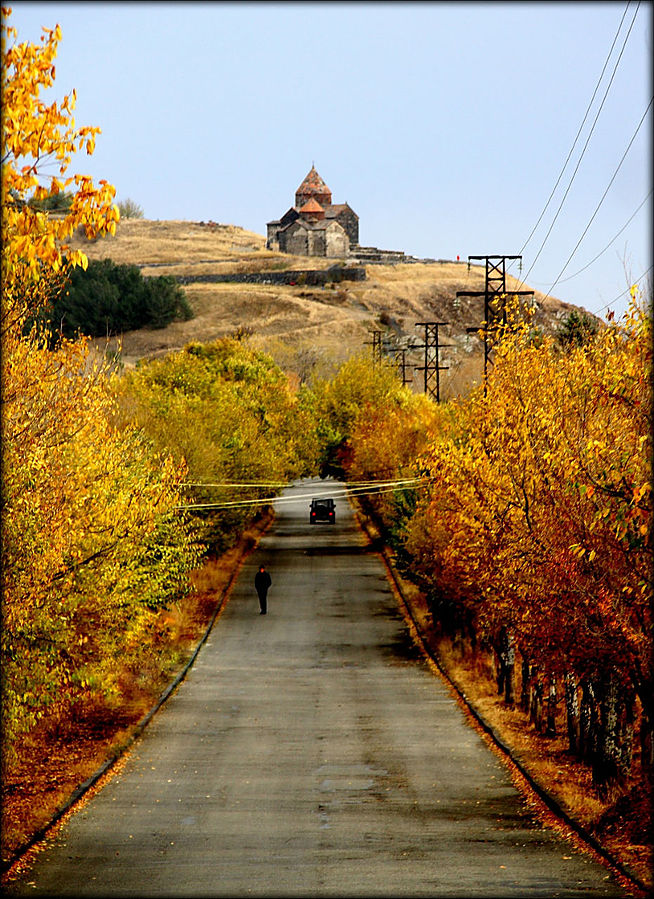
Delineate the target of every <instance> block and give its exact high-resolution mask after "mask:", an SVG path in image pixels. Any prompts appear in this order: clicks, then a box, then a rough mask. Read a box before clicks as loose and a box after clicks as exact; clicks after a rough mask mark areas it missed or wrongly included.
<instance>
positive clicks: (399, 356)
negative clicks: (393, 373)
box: [395, 349, 413, 387]
mask: <svg viewBox="0 0 654 899" xmlns="http://www.w3.org/2000/svg"><path fill="white" fill-rule="evenodd" d="M395 361H396V362H397V365H398V368H399V370H400V372H401V374H402V387H406V385H407V384H412V383H413V379H412V378H408V377H407V373H406V372H407V361H406V350H405V349H403V350H398V351H397V353H396V354H395Z"/></svg>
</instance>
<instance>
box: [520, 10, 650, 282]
mask: <svg viewBox="0 0 654 899" xmlns="http://www.w3.org/2000/svg"><path fill="white" fill-rule="evenodd" d="M639 7H640V2H639V3H638V6H637V7H636V12H635V13H634V15H633V18H632V20H631V25H630V26H629V30H628V31H627V35H626V37H625V39H624V41H623V44H622V49H621V50H620V55H619V56H618V59H617V61H616V63H615V66H614V67H613V72H612V74H611V78H610V80H609V83H608V85H607V87H606V90H605V91H604V96H603V97H602V102H601V103H600V107H599V109H598V110H597V114H596V116H595V119H594V120H593V124H592V125H591V129H590V131H589V133H588V137H587V138H586V143H585V144H584V146H583V149H582V151H581V156H580V157H579V159H578V160H577V165H576V166H575V170H574V172H573V173H572V177H571V178H570V182H569V184H568V186H567V188H566V190H565V193H564V194H563V198H562V200H561V202H560V203H559V208H558V209H557V210H556V213H555V215H554V218H553V219H552V223H551V225H550V227H549V229H548V231H547V234H546V235H545V237H544V239H543V242H542V243H541V245H540V247H539V249H538V252H537V253H536V256H535V258H534V260H533V262H532V263H531V266H530V267H529V271H528V272H527V274H526V275H525V276H524V278H523V279H522V281H521V284H520V286H522V285H523V284H525V283H526V281H527V278H528V277H529V274H530V272H531V271H532V269H533V267H534V265H535V264H536V262H537V260H538V258H539V256H540V254H541V253H542V251H543V248H544V246H545V244H546V243H547V240H548V238H549V236H550V234H551V233H552V229H553V228H554V225H555V224H556V221H557V219H558V217H559V215H560V213H561V210H562V208H563V204H564V203H565V201H566V199H567V197H568V194H569V193H570V189H571V188H572V185H573V183H574V180H575V178H576V176H577V172H578V171H579V167H580V165H581V161H582V159H583V158H584V156H585V154H586V150H587V148H588V144H589V143H590V139H591V137H592V136H593V132H594V131H595V126H596V125H597V121H598V119H599V117H600V114H601V112H602V110H603V108H604V104H605V102H606V98H607V96H608V93H609V90H610V89H611V85H612V84H613V80H614V78H615V76H616V73H617V70H618V66H619V65H620V61H621V59H622V55H623V53H624V51H625V49H626V46H627V41H628V40H629V35H630V34H631V30H632V28H633V27H634V23H635V21H636V15H637V14H638V9H639ZM625 13H626V9H625ZM623 18H624V16H623ZM620 25H621V26H622V22H620ZM619 30H620V29H618V32H619ZM616 38H617V35H616ZM614 44H615V40H614ZM612 51H613V46H612V47H611V52H612ZM610 55H611V54H610V53H609V56H610ZM607 62H608V60H607ZM602 74H603V71H602ZM600 80H601V78H600ZM593 96H594V95H593ZM591 103H592V100H591ZM584 121H585V119H584ZM582 127H583V123H582ZM575 140H576V139H575ZM566 165H567V161H566ZM555 189H556V188H555ZM548 203H549V200H548Z"/></svg>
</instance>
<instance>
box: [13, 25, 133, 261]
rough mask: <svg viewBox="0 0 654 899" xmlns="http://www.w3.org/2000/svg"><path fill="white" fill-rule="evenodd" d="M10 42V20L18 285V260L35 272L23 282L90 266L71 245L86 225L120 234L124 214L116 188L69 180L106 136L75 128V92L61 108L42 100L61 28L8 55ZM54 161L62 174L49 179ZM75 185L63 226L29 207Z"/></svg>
mask: <svg viewBox="0 0 654 899" xmlns="http://www.w3.org/2000/svg"><path fill="white" fill-rule="evenodd" d="M5 36H6V37H5ZM9 37H11V38H14V39H16V37H17V35H16V31H15V29H13V28H9V27H8V26H6V24H5V22H4V21H3V60H2V62H3V66H2V95H3V111H4V120H3V126H4V127H3V132H2V158H3V164H2V195H3V205H4V207H5V208H4V209H3V211H4V212H5V213H8V214H5V215H3V222H2V244H3V249H2V257H3V270H4V272H5V277H6V278H7V279H11V277H12V273H13V264H14V261H15V260H16V259H17V258H20V259H21V261H22V262H23V263H25V264H26V266H27V269H25V267H23V268H22V270H21V276H22V277H24V276H25V275H26V274H29V275H30V276H31V277H33V278H38V276H39V273H40V271H41V269H42V267H43V266H49V267H52V268H53V269H55V270H59V269H60V268H62V267H64V266H65V265H71V264H72V265H75V264H82V256H83V254H80V253H79V252H77V253H75V254H72V253H69V251H70V248H69V247H68V246H67V244H66V241H67V239H68V238H69V237H70V236H71V235H72V234H73V233H74V232H75V230H76V229H77V228H78V227H80V226H83V227H84V228H85V230H86V233H87V236H88V237H89V238H95V237H97V236H99V235H101V234H104V233H115V228H116V224H117V222H118V219H119V213H118V209H117V207H116V206H115V205H114V203H113V200H114V197H115V189H114V188H113V187H112V186H111V185H109V184H108V183H107V182H106V181H102V182H100V184H99V186H98V187H95V186H94V184H93V181H92V180H91V178H90V177H88V176H86V175H74V176H72V177H67V178H66V179H65V180H63V179H64V175H65V173H66V172H67V170H68V168H69V166H70V164H71V161H72V157H73V155H74V154H75V153H76V152H78V151H80V150H82V149H84V150H85V151H86V153H87V154H88V155H92V154H93V152H94V150H95V139H96V136H97V135H98V134H99V133H100V129H99V128H95V127H82V128H77V127H76V126H75V120H74V119H73V117H72V115H71V112H72V110H73V109H74V107H75V102H76V93H75V91H74V90H73V91H72V92H71V93H70V94H69V95H67V96H65V97H64V98H63V100H62V101H61V103H57V102H52V103H50V104H49V105H48V104H46V103H44V102H43V101H42V100H41V99H40V95H41V92H42V91H43V90H44V89H46V88H49V87H51V86H52V84H53V83H54V79H55V74H56V72H55V67H54V64H53V60H54V58H55V57H56V55H57V48H58V44H59V42H60V41H61V28H60V27H59V25H57V26H55V28H53V29H52V28H44V29H43V35H42V36H41V41H40V44H30V43H22V44H19V43H14V44H12V45H11V46H10V47H8V48H7V47H6V38H9ZM52 161H56V164H57V172H56V174H54V175H52V174H46V173H45V170H46V167H47V166H49V164H50V163H51V162H52ZM71 184H75V187H76V197H75V201H74V202H73V204H72V206H71V209H70V210H69V212H68V213H67V214H66V215H65V216H64V217H63V218H62V219H60V220H57V221H55V220H52V219H49V217H48V216H44V215H42V214H39V215H40V218H39V217H38V216H35V214H34V212H33V211H32V210H31V208H30V206H29V205H28V204H29V201H30V200H31V199H32V198H37V199H38V198H42V197H44V196H47V195H51V194H55V193H57V192H59V191H60V190H62V188H65V187H67V186H69V185H71ZM44 232H48V234H46V235H45V236H44Z"/></svg>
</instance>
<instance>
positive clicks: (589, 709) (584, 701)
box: [579, 680, 599, 760]
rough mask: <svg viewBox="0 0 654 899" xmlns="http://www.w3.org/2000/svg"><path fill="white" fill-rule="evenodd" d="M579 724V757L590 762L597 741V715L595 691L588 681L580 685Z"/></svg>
mask: <svg viewBox="0 0 654 899" xmlns="http://www.w3.org/2000/svg"><path fill="white" fill-rule="evenodd" d="M579 724H580V753H579V754H580V756H581V758H584V759H588V760H591V759H592V758H593V756H594V754H595V749H596V746H597V739H598V729H599V715H598V710H597V703H596V700H595V690H594V688H593V684H592V683H591V681H590V680H584V681H583V682H582V685H581V707H580V710H579Z"/></svg>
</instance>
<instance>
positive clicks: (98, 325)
mask: <svg viewBox="0 0 654 899" xmlns="http://www.w3.org/2000/svg"><path fill="white" fill-rule="evenodd" d="M192 317H193V312H192V310H191V307H190V306H189V304H188V301H187V299H186V295H185V294H184V291H183V290H182V288H181V287H180V286H179V285H178V284H177V282H176V281H175V279H174V278H173V277H171V276H170V275H164V276H161V277H158V278H144V277H143V276H142V275H141V272H140V270H139V269H138V267H137V266H135V265H117V264H116V263H114V262H112V261H111V259H101V260H91V261H90V262H89V265H88V268H87V269H86V271H84V270H83V269H81V268H75V269H73V270H72V271H71V273H70V276H69V279H68V281H67V283H66V285H65V287H64V288H63V290H62V291H61V293H60V294H59V295H58V296H57V298H56V299H55V300H54V302H53V303H51V304H50V306H49V307H48V308H47V310H46V311H45V314H44V315H43V316H42V318H44V319H45V320H46V321H47V322H48V324H49V325H50V327H51V328H52V330H53V331H54V332H56V333H57V334H58V335H59V336H63V337H70V338H74V337H76V336H78V335H79V334H83V335H85V336H87V337H105V336H111V335H115V334H120V333H122V332H123V331H134V330H136V329H137V328H148V327H149V328H165V327H166V325H169V324H170V323H171V322H172V321H175V320H180V319H181V320H183V321H188V319H190V318H192Z"/></svg>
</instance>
